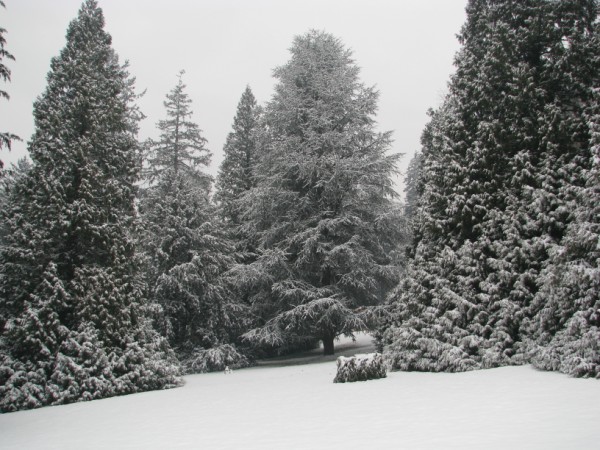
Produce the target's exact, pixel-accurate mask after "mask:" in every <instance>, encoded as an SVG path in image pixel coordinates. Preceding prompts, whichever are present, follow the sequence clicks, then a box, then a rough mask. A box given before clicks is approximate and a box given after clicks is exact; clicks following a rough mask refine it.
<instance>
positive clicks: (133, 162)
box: [0, 0, 178, 411]
mask: <svg viewBox="0 0 600 450" xmlns="http://www.w3.org/2000/svg"><path fill="white" fill-rule="evenodd" d="M66 41H67V42H66V46H65V47H64V49H63V50H62V51H61V53H60V55H59V56H58V57H56V58H54V59H53V60H52V62H51V70H50V72H49V74H48V86H47V88H46V90H45V92H44V93H43V94H42V95H41V96H40V97H39V99H38V100H37V101H36V103H35V105H34V118H35V133H34V135H33V137H32V139H31V141H30V143H29V152H30V155H31V159H32V161H33V166H32V167H31V169H30V170H29V171H28V172H27V174H26V175H25V176H24V177H22V179H21V180H20V181H19V182H18V183H17V185H16V186H15V188H14V192H13V195H12V196H11V204H10V206H9V207H8V208H7V209H8V212H7V217H6V223H7V226H8V227H9V229H10V233H9V235H8V236H7V238H6V242H5V245H4V246H3V248H2V252H1V258H2V276H1V277H0V280H1V281H0V283H1V284H0V288H1V291H0V294H1V298H0V300H1V302H2V309H1V311H2V314H3V317H2V325H3V330H2V340H1V357H2V364H0V365H1V366H2V371H1V373H0V386H1V387H0V407H1V408H2V410H4V411H10V410H15V409H21V408H33V407H38V406H42V405H48V404H60V403H68V402H73V401H79V400H87V399H93V398H101V397H107V396H111V395H119V394H127V393H132V392H138V391H143V390H149V389H159V388H164V387H168V386H173V385H176V384H177V383H178V379H177V377H176V375H177V371H178V369H177V367H176V366H175V365H174V364H173V362H172V359H171V358H172V357H171V353H170V350H169V348H168V345H167V344H166V342H165V341H164V340H163V339H161V338H160V337H159V336H158V334H157V333H156V332H154V331H153V330H152V328H151V327H150V325H149V320H148V319H147V314H146V306H145V303H144V300H143V297H142V293H143V291H144V288H143V283H142V279H141V277H140V274H139V271H138V266H139V264H138V258H137V256H136V249H135V245H134V240H133V237H134V232H135V226H136V208H135V204H134V200H135V195H136V187H135V186H136V183H137V181H138V178H139V163H138V149H137V147H138V144H137V142H136V138H135V134H136V132H137V121H136V117H137V116H138V111H137V109H136V108H135V106H134V105H132V103H131V102H130V100H131V99H132V98H133V97H134V94H133V91H132V89H133V81H132V79H131V78H130V76H129V74H128V73H127V71H126V68H125V67H124V66H123V65H121V64H120V63H119V61H118V58H117V55H116V54H115V52H114V50H113V49H112V47H111V37H110V35H108V34H107V33H106V32H105V31H104V16H103V13H102V10H101V9H100V8H99V7H98V5H97V3H96V1H95V0H86V1H85V3H84V4H83V5H82V7H81V9H80V10H79V14H78V16H77V18H76V19H75V20H73V21H72V22H71V24H70V25H69V28H68V30H67V36H66Z"/></svg>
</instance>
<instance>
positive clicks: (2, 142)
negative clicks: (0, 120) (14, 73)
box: [0, 1, 21, 169]
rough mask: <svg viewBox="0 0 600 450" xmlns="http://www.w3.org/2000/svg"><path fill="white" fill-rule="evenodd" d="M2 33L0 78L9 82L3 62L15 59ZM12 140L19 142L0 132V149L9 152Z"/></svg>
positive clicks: (2, 93)
mask: <svg viewBox="0 0 600 450" xmlns="http://www.w3.org/2000/svg"><path fill="white" fill-rule="evenodd" d="M0 6H2V7H3V8H5V7H6V6H5V4H4V2H3V1H0ZM4 33H6V30H5V29H4V28H1V27H0V78H2V80H3V81H10V74H11V71H10V69H9V68H8V67H7V66H6V65H5V64H4V63H3V60H4V59H10V60H12V61H14V60H15V57H14V56H13V55H12V53H10V52H9V51H8V50H6V49H5V48H4V46H5V45H6V38H5V37H4ZM0 97H3V98H5V99H7V100H8V99H9V95H8V93H7V92H6V91H4V90H0ZM14 140H17V141H20V140H21V139H20V138H19V137H18V136H16V135H14V134H12V133H8V132H0V149H1V148H2V147H5V146H6V147H7V148H8V149H9V150H10V147H11V143H12V141H14ZM1 168H2V161H0V169H1Z"/></svg>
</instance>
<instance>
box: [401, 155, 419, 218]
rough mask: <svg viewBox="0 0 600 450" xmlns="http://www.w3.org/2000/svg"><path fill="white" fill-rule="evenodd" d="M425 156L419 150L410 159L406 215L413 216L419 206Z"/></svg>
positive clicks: (407, 174)
mask: <svg viewBox="0 0 600 450" xmlns="http://www.w3.org/2000/svg"><path fill="white" fill-rule="evenodd" d="M422 159H423V156H422V155H421V153H419V152H417V153H415V155H414V156H413V157H412V159H411V160H410V163H409V164H408V169H407V170H406V179H405V182H404V186H405V187H404V194H405V211H404V213H405V215H406V216H407V217H409V218H412V217H413V216H414V215H415V213H416V211H417V208H418V203H419V197H420V196H421V193H422V190H423V186H422V183H421V176H420V172H421V160H422Z"/></svg>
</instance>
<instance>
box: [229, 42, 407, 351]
mask: <svg viewBox="0 0 600 450" xmlns="http://www.w3.org/2000/svg"><path fill="white" fill-rule="evenodd" d="M290 51H291V59H290V60H289V62H288V63H286V64H285V65H283V66H281V67H279V68H277V69H275V71H274V76H275V78H276V79H277V80H278V83H277V85H276V86H275V93H274V95H273V98H272V100H271V101H270V103H269V104H268V105H267V106H266V108H265V113H264V114H265V118H264V122H265V125H266V126H265V129H266V130H267V133H268V139H267V138H266V139H263V140H261V146H262V147H261V149H260V158H259V162H258V165H257V167H256V171H255V180H256V186H254V187H253V188H252V189H250V190H249V191H248V193H247V194H246V195H245V196H244V202H245V210H244V212H243V214H242V218H243V220H244V221H245V227H244V230H245V232H247V233H249V234H250V235H251V236H254V237H255V239H256V242H257V243H258V244H259V250H260V256H259V257H258V259H257V260H256V261H255V262H253V263H251V264H249V265H245V266H240V267H238V269H237V276H238V279H239V280H240V285H241V286H243V288H244V292H246V293H249V294H250V299H249V301H250V302H251V305H252V308H253V311H254V313H255V316H256V319H257V325H258V326H257V327H256V328H254V329H253V330H252V331H250V332H248V333H246V334H245V338H246V339H248V340H250V341H254V342H259V343H262V344H267V345H273V346H285V345H286V344H289V343H290V342H300V341H302V340H307V341H311V340H315V339H318V340H322V341H323V344H324V352H325V353H326V354H332V353H333V352H334V340H335V338H336V337H337V336H339V335H341V334H352V333H353V332H354V331H357V330H362V329H365V328H366V327H367V319H368V316H369V314H368V311H369V308H370V307H371V306H375V305H378V304H380V303H381V302H382V301H383V299H384V298H385V295H386V293H387V290H388V289H389V288H390V286H392V285H393V284H394V283H395V282H396V280H397V267H396V266H395V264H394V259H393V257H392V256H391V255H394V251H395V249H396V241H395V236H396V234H397V229H396V226H395V225H396V223H395V219H396V217H397V215H398V211H399V210H398V208H396V207H395V206H394V203H393V201H392V199H393V197H394V194H395V193H394V190H393V182H392V175H393V174H394V172H395V170H396V169H395V164H396V161H397V158H398V155H388V154H387V152H388V151H389V149H390V134H389V133H379V132H377V131H376V130H375V120H374V115H375V112H376V109H377V98H378V94H377V92H376V91H375V90H374V89H372V88H369V87H365V86H364V85H363V84H362V83H361V82H360V80H359V68H358V67H357V65H356V64H355V63H354V61H353V59H352V55H351V51H350V50H348V49H347V48H345V47H344V45H343V44H342V43H341V42H340V40H339V39H337V38H335V37H334V36H332V35H330V34H327V33H324V32H320V31H311V32H309V33H307V34H305V35H302V36H298V37H296V38H295V40H294V43H293V45H292V47H291V50H290Z"/></svg>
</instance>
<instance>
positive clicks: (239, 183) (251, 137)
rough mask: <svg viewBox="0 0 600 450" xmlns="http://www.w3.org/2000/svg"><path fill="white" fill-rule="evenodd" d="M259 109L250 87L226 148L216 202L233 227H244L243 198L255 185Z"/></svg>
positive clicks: (218, 180)
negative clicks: (242, 217) (241, 213)
mask: <svg viewBox="0 0 600 450" xmlns="http://www.w3.org/2000/svg"><path fill="white" fill-rule="evenodd" d="M258 120H259V108H258V106H257V104H256V99H255V98H254V95H253V94H252V90H251V89H250V86H247V87H246V90H245V91H244V93H243V94H242V97H241V98H240V101H239V103H238V106H237V112H236V115H235V117H234V119H233V127H232V128H233V131H232V132H231V133H229V134H228V135H227V141H226V142H225V146H224V147H223V154H224V158H223V162H222V163H221V167H220V169H219V175H218V177H217V184H216V190H217V192H216V195H215V200H216V201H217V202H218V203H219V206H220V209H221V214H222V215H223V217H224V218H225V220H226V221H227V223H229V224H230V225H232V226H234V227H236V226H240V225H241V218H240V204H239V203H240V202H239V200H240V198H241V197H242V196H243V194H244V193H246V191H248V190H249V189H250V188H252V187H253V185H254V176H253V171H254V165H255V164H256V160H257V155H256V147H257V127H258Z"/></svg>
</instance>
